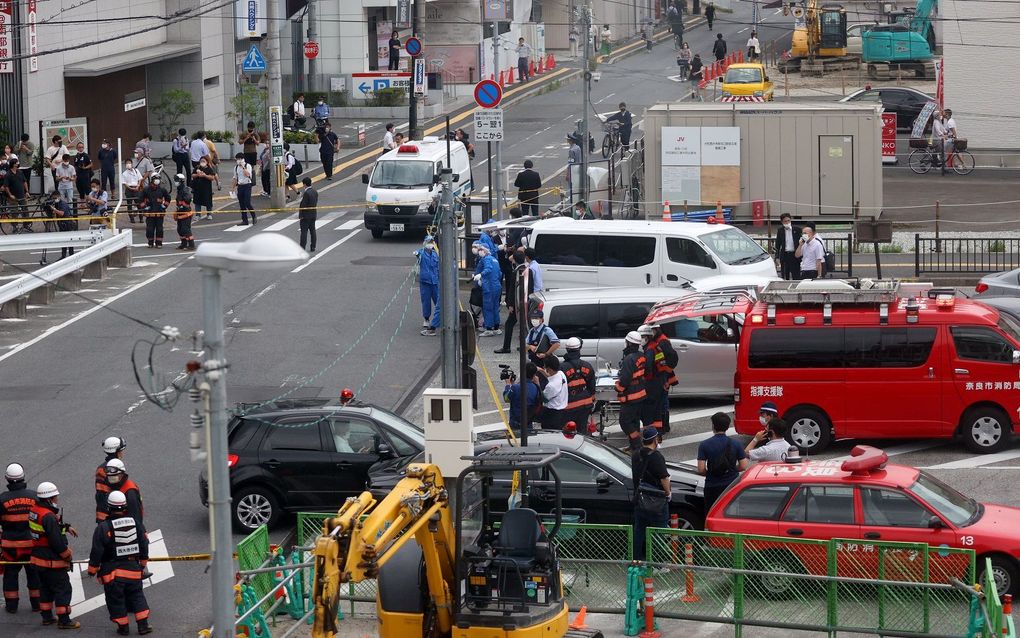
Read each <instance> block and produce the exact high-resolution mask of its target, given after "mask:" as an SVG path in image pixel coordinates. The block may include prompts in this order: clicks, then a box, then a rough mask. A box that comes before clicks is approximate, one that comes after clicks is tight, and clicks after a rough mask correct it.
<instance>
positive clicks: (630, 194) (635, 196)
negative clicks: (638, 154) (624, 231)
mask: <svg viewBox="0 0 1020 638" xmlns="http://www.w3.org/2000/svg"><path fill="white" fill-rule="evenodd" d="M640 213H641V180H640V179H638V176H637V175H631V178H630V187H628V188H626V189H625V190H624V191H623V210H622V211H621V214H620V217H621V219H637V218H638V215H640Z"/></svg>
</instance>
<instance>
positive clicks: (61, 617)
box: [28, 481, 81, 629]
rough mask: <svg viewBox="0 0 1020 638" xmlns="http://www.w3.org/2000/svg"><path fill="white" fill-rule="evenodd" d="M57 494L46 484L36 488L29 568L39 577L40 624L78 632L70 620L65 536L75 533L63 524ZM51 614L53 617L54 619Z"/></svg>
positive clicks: (69, 556)
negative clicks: (30, 564) (34, 570)
mask: <svg viewBox="0 0 1020 638" xmlns="http://www.w3.org/2000/svg"><path fill="white" fill-rule="evenodd" d="M59 497H60V491H59V490H57V486H56V485H54V484H53V483H50V482H49V481H43V482H42V483H40V484H39V487H38V488H37V489H36V498H37V500H38V502H37V503H36V504H35V506H33V507H32V511H31V512H29V514H28V527H29V529H30V530H31V531H32V541H33V543H32V558H31V561H32V565H33V566H35V568H36V571H37V573H38V574H39V612H40V613H41V614H42V624H44V625H53V624H56V625H57V627H59V628H60V629H78V628H80V627H81V623H79V622H78V621H77V620H71V578H70V576H68V573H69V572H70V571H71V570H72V569H73V567H72V566H71V559H72V558H73V556H72V554H71V548H70V547H69V546H68V545H67V535H68V534H70V535H71V536H73V537H75V538H77V537H78V531H77V530H76V529H74V528H73V527H71V526H70V525H67V524H65V523H64V520H63V518H62V517H61V515H60V508H59V507H57V504H58V499H59ZM54 613H55V614H56V617H55V618H54Z"/></svg>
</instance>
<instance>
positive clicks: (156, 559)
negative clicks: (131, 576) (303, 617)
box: [0, 554, 236, 565]
mask: <svg viewBox="0 0 1020 638" xmlns="http://www.w3.org/2000/svg"><path fill="white" fill-rule="evenodd" d="M235 556H236V555H235ZM197 560H212V554H181V555H179V556H152V557H150V558H149V562H150V563H169V562H174V563H176V562H184V561H197ZM71 562H72V563H76V564H79V565H87V564H88V561H87V560H73V561H71ZM31 564H32V563H31V561H27V560H25V561H14V560H4V561H0V565H31Z"/></svg>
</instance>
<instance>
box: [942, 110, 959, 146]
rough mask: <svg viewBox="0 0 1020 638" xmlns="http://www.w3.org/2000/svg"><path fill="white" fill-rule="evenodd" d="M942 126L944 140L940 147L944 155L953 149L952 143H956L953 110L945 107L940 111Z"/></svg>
mask: <svg viewBox="0 0 1020 638" xmlns="http://www.w3.org/2000/svg"><path fill="white" fill-rule="evenodd" d="M942 118H943V120H942V128H943V136H944V139H945V142H944V144H943V147H942V152H943V153H944V154H945V155H944V156H948V155H949V153H950V152H952V151H953V145H954V144H955V143H956V120H954V119H953V110H952V109H946V110H945V111H943V112H942Z"/></svg>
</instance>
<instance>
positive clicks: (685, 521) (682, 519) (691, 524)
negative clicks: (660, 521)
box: [669, 507, 705, 529]
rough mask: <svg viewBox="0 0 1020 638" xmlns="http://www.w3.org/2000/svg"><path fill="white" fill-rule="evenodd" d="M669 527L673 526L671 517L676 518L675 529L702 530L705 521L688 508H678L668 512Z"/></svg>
mask: <svg viewBox="0 0 1020 638" xmlns="http://www.w3.org/2000/svg"><path fill="white" fill-rule="evenodd" d="M669 514H670V516H669V518H670V521H669V525H670V527H672V526H673V515H674V514H675V515H676V517H677V523H676V525H677V529H704V528H705V519H704V517H703V516H701V515H700V514H698V513H697V512H695V511H694V510H693V509H691V508H689V507H679V508H677V509H675V510H672V511H670V513H669Z"/></svg>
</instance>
